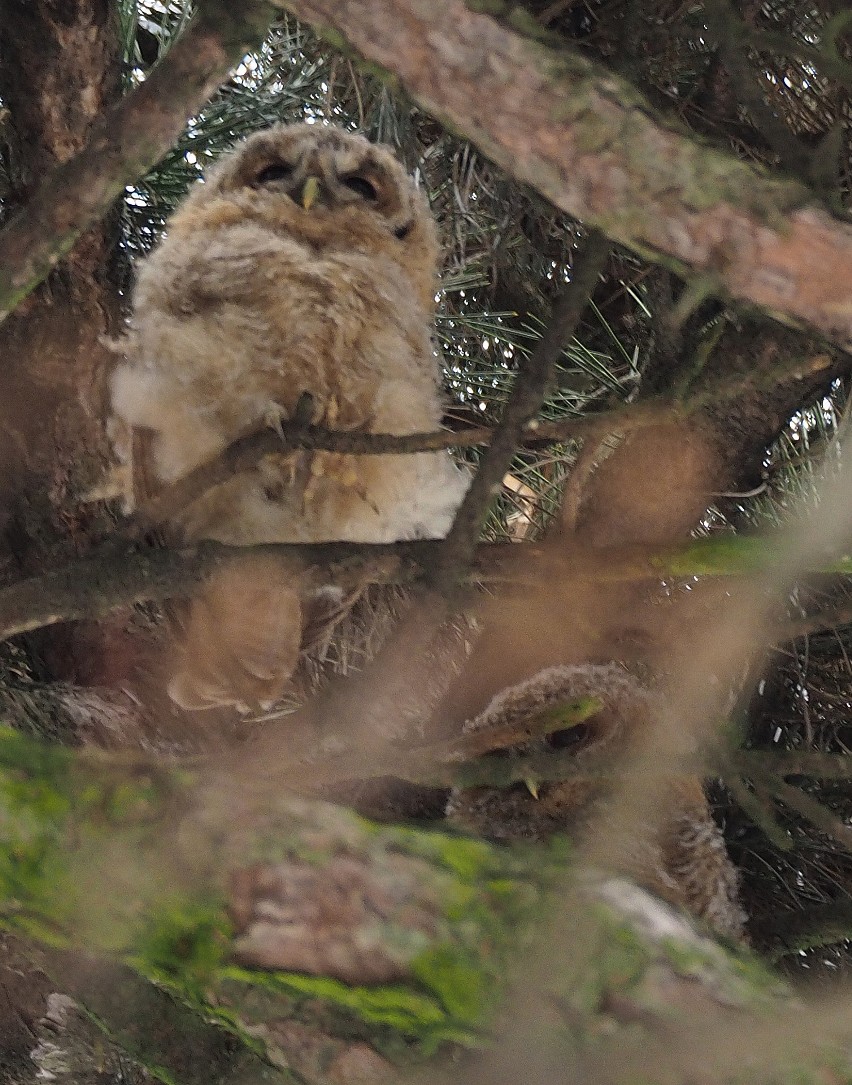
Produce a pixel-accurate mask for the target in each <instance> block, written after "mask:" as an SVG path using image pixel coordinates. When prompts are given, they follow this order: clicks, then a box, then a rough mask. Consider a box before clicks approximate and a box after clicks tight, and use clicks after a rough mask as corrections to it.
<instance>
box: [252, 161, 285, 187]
mask: <svg viewBox="0 0 852 1085" xmlns="http://www.w3.org/2000/svg"><path fill="white" fill-rule="evenodd" d="M292 176H293V167H292V166H288V165H287V163H286V162H273V163H272V164H271V165H269V166H266V167H265V168H264V169H262V170H261V171H260V173H259V174H258V175H257V177H255V179H254V183H255V184H256V185H271V184H274V183H275V182H276V181H288V180H289V179H290V178H291V177H292Z"/></svg>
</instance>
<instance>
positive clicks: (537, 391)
mask: <svg viewBox="0 0 852 1085" xmlns="http://www.w3.org/2000/svg"><path fill="white" fill-rule="evenodd" d="M609 248H610V246H609V243H608V242H607V241H606V239H605V237H604V236H603V235H602V234H599V233H597V232H596V231H595V232H593V233H590V234H589V236H588V237H587V239H586V241H585V243H584V244H583V245H582V246H581V248H580V250H579V252H578V253H577V254H576V257H575V260H574V273H573V278H572V279H571V281H570V282H569V283H567V284H566V285H565V286H564V287H563V288H562V289H561V290H560V292H559V294H558V295H557V297H556V301H555V302H554V305H553V310H552V313H551V316H550V320H549V321H548V324H547V326H546V328H545V330H544V334H543V335H542V337H541V339H540V340H539V341H538V343H537V344H536V347H535V350H534V351H533V352H532V354H531V355H530V356H529V358H527V359H526V360H525V361H524V363H523V365H522V368H521V370H520V372H519V373H518V375H517V376H516V378H515V384H514V387H513V388H512V393H511V395H510V396H509V401H508V403H507V404H506V407H505V410H504V411H503V416H502V418H501V419H500V425H499V426H498V427H497V429H496V430H495V431H494V434H493V436H492V438H491V443H490V444H489V446H488V451H487V452H486V453H485V454H484V455H483V457H482V460H481V462H480V465H479V470H478V471H477V473H476V476H475V478H474V480H473V482H472V483H471V486H470V489H469V490H468V492H467V493H466V494H465V498H464V501H463V502H462V504H461V507H460V508H459V510H458V513H457V514H456V518H455V520H454V521H453V526H452V528H451V529H450V531H449V534H448V535H447V538H446V540H445V541H444V545H443V547H442V548H441V552H440V556H439V559H438V561H437V563H436V565H435V568H434V569H432V570H430V571H429V573H428V575H427V578H426V580H427V583H428V585H429V587H430V588H431V589H432V590H434V591H436V592H438V593H439V594H440V595H445V596H446V595H447V594H448V593H449V592H450V591H451V590H452V588H453V586H454V585H455V584H456V583H457V582H458V581H459V580H460V579H461V578H462V577H463V576H464V575H465V574H466V572H467V570H468V568H469V567H470V563H471V561H472V560H473V554H474V551H475V549H476V544H477V542H478V541H479V536H480V533H481V531H482V525H483V523H484V522H485V517H486V516H487V514H488V509H489V507H490V505H491V502H492V501H493V500H494V497H495V495H496V494H497V493H499V491H500V486H501V483H502V481H503V476H504V475H505V474H506V472H507V471H508V470H509V467H510V466H511V463H512V460H513V459H514V457H515V454H516V453H517V450H518V446H519V445H520V444H521V443H522V441H523V437H524V430H525V428H526V427H527V426H528V425H529V423H530V422H531V421H532V420H533V419H534V418H535V416H536V415H537V414H538V412H539V410H541V406H542V404H543V402H544V400H545V397H546V395H547V390H548V386H549V384H550V379H551V374H552V373H553V369H554V366H555V365H556V363H557V362H558V361H559V358H560V357H561V356H562V352H563V350H564V349H565V347H566V345H567V344H568V342H569V341H570V339H571V337H572V335H573V334H574V331H575V330H576V327H577V324H578V323H579V321H580V317H581V316H582V313H583V310H584V309H585V307H586V304H587V302H588V300H589V295H590V294H591V292H592V290H593V289H594V286H595V283H596V282H597V280H598V276H599V275H600V273H601V271H602V269H603V266H604V263H605V261H606V257H607V254H608V253H609Z"/></svg>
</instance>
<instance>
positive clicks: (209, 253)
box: [113, 125, 466, 708]
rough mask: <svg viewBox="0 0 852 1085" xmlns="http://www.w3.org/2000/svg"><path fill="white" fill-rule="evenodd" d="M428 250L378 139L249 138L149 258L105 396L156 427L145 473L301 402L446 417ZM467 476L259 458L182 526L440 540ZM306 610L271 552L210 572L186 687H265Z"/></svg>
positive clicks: (335, 415) (359, 425) (314, 409)
mask: <svg viewBox="0 0 852 1085" xmlns="http://www.w3.org/2000/svg"><path fill="white" fill-rule="evenodd" d="M437 255H438V248H437V242H436V235H435V227H434V223H433V221H432V218H431V215H430V213H429V208H428V204H427V202H426V199H425V197H424V196H423V195H422V193H421V192H420V191H419V190H418V189H417V188H416V186H415V185H414V184H413V182H412V181H411V180H410V178H408V176H407V175H406V174H405V172H404V170H403V168H402V166H401V165H400V164H399V163H398V162H397V161H396V159H395V158H394V157H393V155H392V154H391V153H390V152H389V151H388V150H387V149H385V148H382V147H376V146H373V145H371V144H370V143H368V142H367V140H365V139H364V138H363V137H361V136H358V135H355V134H352V133H348V132H343V131H340V130H338V129H334V128H327V127H323V126H321V125H295V126H291V127H280V128H273V129H270V130H269V131H266V132H262V133H259V134H257V135H255V136H253V137H251V138H250V139H248V140H247V141H246V142H245V143H244V144H242V145H241V146H240V147H238V148H237V150H236V151H235V152H234V153H232V154H231V155H230V156H229V157H227V158H226V159H225V160H223V161H222V162H221V163H220V164H219V165H218V166H217V167H216V168H215V169H214V170H213V171H211V174H210V176H209V178H208V179H207V180H206V182H205V183H204V184H199V185H196V187H195V188H194V190H193V191H192V192H191V194H190V195H189V197H188V198H187V199H186V201H185V202H184V204H183V205H182V206H181V207H180V208H179V210H178V211H177V212H176V214H175V215H174V216H173V217H172V218H171V220H170V221H169V223H168V225H167V231H166V237H165V239H164V240H163V241H162V242H161V244H160V246H159V247H158V248H157V249H156V250H155V252H154V253H153V254H152V255H151V256H150V257H149V258H148V259H147V260H146V261H145V262H144V264H143V265H142V267H141V269H140V271H139V277H138V282H137V285H136V290H135V293H134V305H133V316H132V320H131V326H130V330H129V334H128V338H127V342H126V350H127V362H126V363H125V364H124V365H121V366H120V367H119V368H118V370H117V371H116V374H115V377H114V381H113V405H114V409H115V413H116V415H117V416H118V418H119V419H120V420H122V421H123V423H125V424H127V425H128V426H129V427H131V428H132V429H134V430H136V431H139V430H147V431H149V432H150V434H151V439H150V441H148V442H147V446H148V447H149V448H150V454H149V458H150V463H149V464H148V465H147V472H146V473H147V475H148V477H150V478H152V479H153V482H154V485H156V486H162V485H164V484H168V483H169V482H172V481H174V480H175V479H178V478H180V477H181V476H183V475H185V474H186V473H187V472H188V471H189V470H191V469H192V468H193V467H195V466H196V465H198V464H199V463H201V462H204V461H205V460H208V459H210V458H212V457H214V456H215V455H216V454H217V453H218V452H220V451H221V450H222V449H223V448H224V447H225V446H227V445H228V444H229V443H231V442H232V441H233V440H234V439H235V438H236V437H237V436H238V435H240V434H242V433H244V432H246V431H247V430H250V429H252V428H260V427H262V426H263V425H275V424H276V423H277V422H280V420H282V419H287V418H290V417H292V415H293V413H294V411H295V410H296V408H297V405H301V406H300V411H301V410H304V406H305V404H308V406H309V409H310V412H311V415H312V420H313V421H314V422H315V423H318V424H322V425H326V426H328V427H331V428H335V429H341V430H362V431H367V432H386V433H397V434H404V433H413V432H418V431H422V430H432V429H435V428H436V427H437V426H438V425H439V423H440V419H441V414H442V409H441V396H440V389H439V375H440V370H439V364H438V359H437V356H436V354H435V351H434V348H433V344H432V341H431V331H432V319H433V311H434V298H435V290H436V283H437V272H436V263H437ZM138 444H139V442H136V445H137V446H138ZM137 474H138V472H137ZM465 485H466V479H465V476H464V475H463V473H462V472H461V471H460V470H459V469H458V468H457V467H456V466H455V465H454V464H453V463H452V461H451V459H450V458H449V456H448V455H446V454H444V453H417V454H414V455H410V456H342V455H337V454H331V453H322V452H319V453H297V454H290V455H284V454H282V455H280V456H268V457H266V459H264V460H263V461H262V463H261V464H260V465H259V467H258V469H257V470H255V471H252V472H249V473H245V474H241V475H239V476H237V477H235V478H233V479H231V480H229V481H228V482H226V483H224V484H222V485H219V486H217V487H216V488H215V489H213V490H212V491H209V492H208V493H207V494H205V495H204V496H202V497H201V498H199V499H198V500H196V501H195V502H194V503H193V504H192V505H191V506H190V507H189V508H188V509H187V510H186V511H185V512H184V513H183V514H182V515H181V516H180V518H179V520H178V522H177V523H176V524H175V525H174V527H175V528H176V529H177V531H178V532H179V533H180V535H181V536H182V537H183V538H184V539H187V540H197V539H204V538H210V539H218V540H220V541H222V542H226V543H231V544H236V545H251V544H254V543H261V542H318V541H327V540H351V541H362V542H388V541H393V540H397V539H404V538H422V537H438V536H441V535H443V534H445V533H446V531H447V530H448V528H449V525H450V523H451V521H452V515H453V512H454V510H455V508H456V506H457V505H458V502H459V501H460V499H461V496H462V494H463V492H464V488H465ZM258 576H260V580H258ZM264 588H265V589H266V590H263V589H264ZM247 596H248V597H250V602H248V601H247ZM288 596H289V598H290V603H288V601H287V600H288ZM229 600H230V601H231V602H229ZM288 607H289V610H290V611H291V612H292V614H291V618H292V620H290V621H287V620H285V619H283V618H282V615H281V610H282V608H284V609H285V610H287V609H288ZM302 608H304V609H306V610H310V609H312V601H311V599H309V598H305V597H304V596H303V593H302V591H301V589H300V588H299V586H298V585H294V584H288V583H280V582H277V581H276V575H275V572H274V569H273V568H272V566H271V565H269V564H268V563H267V564H266V565H264V567H263V569H262V571H261V572H260V573H258V568H257V567H256V566H255V567H253V568H249V569H248V570H247V571H245V572H244V573H242V574H241V573H240V572H239V570H237V571H235V572H233V573H232V574H230V575H229V576H227V577H223V576H221V575H220V576H218V577H216V578H214V579H213V580H212V581H211V582H210V583H209V584H208V585H207V586H206V588H204V589H203V590H202V592H201V594H200V596H199V597H198V598H197V599H196V601H195V603H194V604H193V606H192V608H191V610H190V613H189V615H188V617H187V620H186V623H185V624H186V635H185V638H184V645H183V650H182V658H181V661H180V663H179V666H178V667H177V669H176V674H175V678H174V680H173V681H172V684H171V692H172V694H173V696H174V697H175V699H176V700H177V701H178V702H179V703H180V704H182V705H183V706H184V707H187V708H203V707H208V706H211V705H218V704H229V703H230V704H236V705H238V706H240V707H246V708H247V707H253V706H255V705H259V704H263V703H268V702H271V701H274V700H275V699H276V698H277V697H278V696H279V695H280V693H281V692H282V690H283V689H284V687H285V684H286V682H287V680H288V678H289V676H290V674H291V673H292V670H293V666H294V660H295V658H296V657H297V655H298V650H299V643H300V639H301V629H302V619H301V617H300V615H299V611H300V609H302ZM264 610H267V611H269V612H268V613H264ZM232 614H233V615H234V617H233V619H231V617H229V615H232ZM252 615H254V618H252ZM250 625H252V626H254V627H255V630H260V631H262V630H264V629H266V630H268V631H269V637H266V638H265V637H264V636H263V635H262V632H259V633H258V634H257V636H254V635H250V634H249V626H250ZM220 647H221V652H220V651H219V649H220ZM220 657H221V670H220V671H218V670H217V668H218V667H219V664H218V663H217V660H218V659H219V658H220ZM219 678H221V679H222V680H221V681H219V680H218V679H219Z"/></svg>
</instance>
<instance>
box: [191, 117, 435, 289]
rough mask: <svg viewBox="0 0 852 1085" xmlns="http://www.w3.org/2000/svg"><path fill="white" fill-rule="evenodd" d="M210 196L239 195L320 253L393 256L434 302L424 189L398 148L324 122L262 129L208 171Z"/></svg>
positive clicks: (255, 210) (243, 203) (430, 229)
mask: <svg viewBox="0 0 852 1085" xmlns="http://www.w3.org/2000/svg"><path fill="white" fill-rule="evenodd" d="M203 187H204V189H206V192H205V194H204V198H205V200H209V199H210V197H211V196H212V197H215V196H220V197H221V198H223V199H224V200H228V199H232V200H235V201H237V202H238V203H239V204H240V205H241V207H242V208H244V209H250V210H251V211H252V212H253V213H254V214H258V215H261V216H262V217H264V218H265V219H266V220H267V221H270V222H273V223H274V224H275V225H276V226H277V227H279V228H282V229H287V230H289V231H291V232H292V233H293V234H294V235H296V236H298V237H300V238H303V239H304V240H305V241H306V242H308V243H309V244H311V245H312V246H313V247H315V248H316V250H317V251H318V252H320V253H321V252H323V251H327V250H330V249H334V248H339V249H341V250H345V251H350V252H351V251H360V252H365V253H368V254H374V253H377V252H380V253H381V254H382V255H384V256H386V257H390V258H391V259H392V260H394V262H395V263H397V264H398V265H399V266H400V267H401V268H402V269H404V270H406V271H407V272H408V274H409V275H411V276H412V277H413V278H414V279H415V281H414V283H413V285H414V286H415V288H416V289H417V290H418V292H419V293H422V295H423V299H424V301H425V302H426V304H427V306H428V307H429V308H431V306H432V304H433V297H434V291H435V277H436V274H437V267H436V265H437V258H438V245H437V239H436V231H435V224H434V220H433V219H432V215H431V212H430V210H429V204H428V202H427V200H426V197H425V195H424V194H423V193H422V192H421V191H420V190H419V189H418V187H417V186H416V185H415V183H414V181H413V179H412V178H411V177H409V176H408V174H407V173H406V172H405V170H404V168H403V166H402V165H401V163H400V162H399V161H398V160H397V159H396V158H395V157H394V155H393V152H392V151H391V150H390V149H389V148H387V147H382V146H376V145H375V144H372V143H370V142H369V141H368V140H367V139H365V138H364V137H363V136H360V135H357V134H356V133H354V132H346V131H344V130H342V129H340V128H329V127H325V126H323V125H320V124H316V125H311V124H295V125H280V126H278V127H275V128H270V129H267V130H266V131H263V132H258V133H256V134H255V135H253V136H251V137H249V138H248V139H247V140H245V142H244V143H242V144H240V145H239V146H238V147H237V148H236V150H234V151H233V152H232V153H231V154H230V155H228V156H227V157H225V158H223V159H222V160H221V162H220V163H219V164H218V165H217V166H216V168H215V169H214V170H212V171H211V172H210V175H209V176H208V178H207V182H206V184H205V185H204V186H203Z"/></svg>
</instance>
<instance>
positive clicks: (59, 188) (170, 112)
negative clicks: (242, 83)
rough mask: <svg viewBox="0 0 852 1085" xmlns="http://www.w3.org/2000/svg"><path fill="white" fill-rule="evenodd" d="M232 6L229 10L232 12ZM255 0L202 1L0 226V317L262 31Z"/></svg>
mask: <svg viewBox="0 0 852 1085" xmlns="http://www.w3.org/2000/svg"><path fill="white" fill-rule="evenodd" d="M234 9H236V10H234ZM272 14H273V10H272V8H271V7H270V6H269V5H268V4H266V3H265V2H264V0H240V3H238V4H234V3H231V2H229V0H205V2H204V3H203V4H202V5H200V10H199V13H198V16H197V18H196V19H195V21H194V22H193V24H192V25H191V26H190V28H189V30H188V31H187V32H186V33H185V34H184V35H183V36H182V37H181V39H180V40H179V41H178V42H177V43H176V44H175V45H174V47H173V48H172V49H170V50H169V52H168V54H167V56H166V57H165V58H164V59H163V60H162V62H161V63H160V64H158V65H157V67H156V68H155V69H154V71H153V72H152V73H151V74H150V75H149V77H148V78H147V79H146V80H145V82H144V83H142V85H141V86H139V87H137V88H136V89H135V90H134V91H133V92H132V93H131V94H130V95H128V97H127V98H125V99H124V101H122V102H119V103H118V104H117V105H116V106H114V107H113V108H112V109H111V110H109V112H108V113H107V114H106V115H105V116H104V118H103V120H102V121H101V122H100V124H98V125H97V126H96V128H95V129H94V130H93V132H92V135H91V136H90V138H89V141H88V143H87V145H86V147H85V148H84V150H83V151H81V152H80V154H78V155H76V156H75V157H74V158H72V159H70V160H69V161H68V162H65V163H63V164H62V165H61V166H59V167H58V168H57V169H56V170H55V171H54V172H53V173H52V174H51V175H50V176H49V177H48V179H47V181H46V182H45V183H44V184H43V185H42V187H41V188H40V189H39V190H38V191H37V192H36V193H35V195H34V196H33V197H32V199H31V200H30V202H29V203H28V204H27V206H26V207H25V208H24V209H23V211H21V212H20V213H19V214H18V215H16V216H15V217H14V218H13V219H12V221H11V222H10V223H9V224H8V226H6V227H5V229H4V230H3V231H2V232H0V320H5V318H6V317H7V316H8V315H9V313H10V312H11V311H12V310H13V309H14V308H15V306H16V305H17V304H18V303H19V302H20V301H21V300H22V299H23V298H25V297H26V296H27V294H29V293H30V292H31V291H32V290H33V289H34V288H35V287H36V286H38V284H39V283H40V282H41V281H42V280H43V279H44V278H45V277H46V276H47V275H48V274H49V273H50V271H51V270H52V269H53V268H54V267H55V266H56V265H57V263H59V261H60V260H61V259H62V257H63V256H65V254H66V253H67V252H68V251H69V250H70V249H71V247H72V245H73V244H74V242H75V241H76V239H77V238H78V237H79V236H80V234H81V233H82V232H83V231H84V230H86V229H87V227H89V226H91V225H92V223H94V222H96V221H97V220H98V219H99V218H101V217H102V216H103V215H104V214H105V213H106V212H107V210H108V209H109V207H110V206H111V204H112V203H113V201H114V200H115V199H116V197H117V196H119V195H120V194H121V192H122V191H123V190H124V188H125V186H126V185H128V184H130V183H131V182H133V181H135V180H136V178H137V177H139V176H141V174H143V173H145V172H146V171H147V170H148V169H150V168H151V167H152V166H153V165H154V164H155V163H156V162H157V161H158V160H159V159H160V158H161V157H162V156H163V155H164V154H165V153H166V151H167V150H169V148H170V147H172V145H173V144H174V142H175V141H176V140H177V138H178V136H179V135H180V133H181V132H182V131H183V128H184V125H185V124H186V121H187V119H188V118H189V117H190V116H191V115H192V114H193V113H194V112H196V110H198V109H199V108H200V107H201V106H202V105H203V104H204V103H205V102H206V101H207V99H208V98H209V97H210V95H211V94H212V93H213V91H214V90H215V89H216V87H218V86H219V84H220V83H221V82H222V81H223V80H224V79H225V78H226V76H227V74H228V72H229V71H230V69H231V68H232V67H233V65H234V64H235V63H236V62H237V61H238V60H239V59H240V57H242V56H243V55H244V54H245V53H246V52H248V51H249V49H251V48H252V47H254V46H256V45H258V44H259V43H260V42H261V41H262V40H263V36H264V34H265V33H266V30H267V28H268V26H269V23H270V21H271V18H272Z"/></svg>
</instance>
